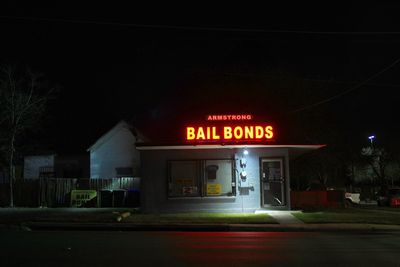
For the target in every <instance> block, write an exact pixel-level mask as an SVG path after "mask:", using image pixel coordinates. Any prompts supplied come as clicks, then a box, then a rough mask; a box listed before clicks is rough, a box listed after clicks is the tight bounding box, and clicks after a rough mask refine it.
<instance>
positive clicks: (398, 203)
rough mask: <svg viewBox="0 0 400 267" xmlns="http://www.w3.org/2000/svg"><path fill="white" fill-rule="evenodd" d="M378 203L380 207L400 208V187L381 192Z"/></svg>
mask: <svg viewBox="0 0 400 267" xmlns="http://www.w3.org/2000/svg"><path fill="white" fill-rule="evenodd" d="M377 202H378V206H391V207H400V187H396V188H389V189H387V190H383V191H381V192H380V193H379V194H378V199H377Z"/></svg>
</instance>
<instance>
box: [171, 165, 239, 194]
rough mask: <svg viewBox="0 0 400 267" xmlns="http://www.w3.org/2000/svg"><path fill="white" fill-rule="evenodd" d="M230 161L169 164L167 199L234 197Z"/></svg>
mask: <svg viewBox="0 0 400 267" xmlns="http://www.w3.org/2000/svg"><path fill="white" fill-rule="evenodd" d="M233 181H234V176H233V161H232V160H192V161H189V160H188V161H170V162H169V190H168V196H169V197H194V196H202V197H207V196H208V197H218V196H232V195H234V192H235V190H234V183H233Z"/></svg>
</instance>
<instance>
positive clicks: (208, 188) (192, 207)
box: [136, 114, 323, 213]
mask: <svg viewBox="0 0 400 267" xmlns="http://www.w3.org/2000/svg"><path fill="white" fill-rule="evenodd" d="M182 132H183V134H182V135H181V136H182V140H178V141H180V142H177V144H163V145H160V144H145V143H143V144H137V145H136V148H137V149H138V150H139V151H140V156H141V177H142V182H141V206H142V209H143V211H144V212H160V213H162V212H190V211H209V212H214V211H215V212H254V211H256V210H258V209H284V210H289V209H290V173H289V162H290V158H291V157H293V156H298V155H300V154H302V153H306V152H308V151H311V150H315V149H318V148H321V147H323V145H285V144H278V143H277V142H276V140H277V138H276V135H277V134H278V133H277V132H276V130H275V127H274V126H273V125H271V124H269V123H266V122H262V121H256V120H254V117H253V116H252V115H249V114H240V115H207V116H206V118H205V120H204V121H200V123H196V124H192V125H189V126H186V127H185V129H183V130H182Z"/></svg>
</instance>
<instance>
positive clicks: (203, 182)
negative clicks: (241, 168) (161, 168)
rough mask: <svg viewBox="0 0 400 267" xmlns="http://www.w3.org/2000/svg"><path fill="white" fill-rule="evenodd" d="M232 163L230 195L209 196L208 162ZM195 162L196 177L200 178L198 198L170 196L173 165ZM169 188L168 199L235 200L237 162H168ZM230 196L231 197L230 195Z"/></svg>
mask: <svg viewBox="0 0 400 267" xmlns="http://www.w3.org/2000/svg"><path fill="white" fill-rule="evenodd" d="M218 160H220V161H230V163H231V176H232V177H231V180H230V182H231V192H230V193H228V195H220V196H216V195H212V196H207V177H206V176H207V174H206V162H207V161H218ZM185 161H188V162H195V163H196V175H197V176H198V188H199V194H198V195H197V196H183V195H182V196H170V193H169V185H170V183H171V182H172V175H171V164H172V163H173V162H185ZM166 180H167V186H166V193H167V198H168V199H180V198H183V199H196V198H207V199H211V198H216V199H221V198H234V197H236V193H237V190H236V185H237V182H236V180H237V176H236V161H235V160H234V159H232V158H200V159H169V160H167V179H166ZM229 194H230V195H229Z"/></svg>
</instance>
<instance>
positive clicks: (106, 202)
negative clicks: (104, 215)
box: [100, 190, 113, 208]
mask: <svg viewBox="0 0 400 267" xmlns="http://www.w3.org/2000/svg"><path fill="white" fill-rule="evenodd" d="M112 206H113V194H112V191H111V190H100V207H102V208H110V207H112Z"/></svg>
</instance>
